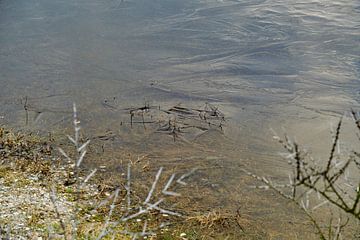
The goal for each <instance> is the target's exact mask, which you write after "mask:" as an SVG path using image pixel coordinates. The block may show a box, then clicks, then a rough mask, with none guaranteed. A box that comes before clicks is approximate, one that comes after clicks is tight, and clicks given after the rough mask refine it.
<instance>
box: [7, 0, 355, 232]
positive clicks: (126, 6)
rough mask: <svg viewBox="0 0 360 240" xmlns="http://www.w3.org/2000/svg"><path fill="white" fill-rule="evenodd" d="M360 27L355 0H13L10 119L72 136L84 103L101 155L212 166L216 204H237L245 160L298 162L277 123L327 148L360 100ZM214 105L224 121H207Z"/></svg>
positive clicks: (265, 164)
mask: <svg viewBox="0 0 360 240" xmlns="http://www.w3.org/2000/svg"><path fill="white" fill-rule="evenodd" d="M359 33H360V3H359V2H358V1H353V0H339V1H328V0H319V1H310V0H303V1H284V0H255V1H245V0H222V1H220V0H219V1H215V0H196V1H188V0H183V1H178V0H154V1H144V0H108V1H99V0H86V1H85V0H75V1H65V0H52V1H48V0H20V1H10V0H1V1H0V83H1V88H0V103H1V106H2V107H1V108H0V116H1V122H2V123H4V124H9V125H12V126H16V127H24V128H27V129H29V128H30V129H32V130H40V131H43V132H48V131H50V132H54V133H58V134H60V133H61V132H62V130H63V129H64V128H65V129H68V128H69V123H70V119H71V106H72V103H73V102H76V103H77V105H78V107H79V112H80V117H81V119H82V121H83V124H84V129H86V133H87V135H86V136H87V137H89V138H92V139H93V140H94V141H93V142H94V149H95V150H94V151H95V152H96V153H99V154H100V153H101V154H105V153H104V152H106V154H109V156H110V157H109V158H112V159H114V156H118V155H117V154H118V153H117V152H121V151H123V150H124V149H127V150H131V151H133V152H135V153H136V154H139V155H146V156H147V157H148V158H149V161H152V162H156V163H157V165H160V164H162V165H165V166H167V167H169V168H176V167H178V168H180V169H183V168H192V167H199V166H200V167H199V168H200V169H201V172H200V173H199V177H198V180H201V181H202V182H203V183H202V184H203V185H204V186H207V187H208V188H209V189H210V190H209V191H210V192H212V193H213V194H214V196H217V197H215V198H214V200H213V202H211V203H207V204H209V205H210V206H211V205H217V207H219V208H220V207H222V206H228V207H230V208H231V207H234V205H236V204H237V203H236V202H237V200H238V199H239V198H241V197H242V196H241V194H243V192H244V191H245V190H240V188H241V189H245V188H246V184H245V182H246V181H245V180H244V179H242V173H241V171H240V168H242V167H244V166H246V167H248V168H252V169H254V171H255V172H259V173H261V174H274V175H281V173H284V172H286V171H287V170H288V169H287V165H286V163H284V161H283V160H282V159H281V158H280V157H279V155H278V153H277V152H278V151H279V147H278V146H277V145H276V144H275V143H273V142H272V140H271V136H272V133H271V131H270V130H269V129H270V128H273V129H274V130H276V131H280V132H282V131H286V132H288V134H290V135H296V136H298V138H299V139H300V140H301V141H302V142H303V143H305V145H306V144H307V145H308V146H311V147H314V148H315V149H317V150H319V151H320V152H321V151H323V150H324V148H325V147H326V144H325V143H324V142H323V141H321V140H320V139H322V138H323V137H325V138H326V137H328V135H327V134H328V129H329V125H330V124H329V123H330V122H334V121H336V119H337V118H338V117H339V116H340V115H341V114H342V113H343V112H344V111H345V110H347V109H348V108H350V107H354V108H356V107H359V104H358V100H359V92H360V87H359V73H360V57H359V56H360V35H359ZM206 103H210V104H211V106H212V107H213V108H216V109H218V110H219V111H221V113H222V114H223V117H224V119H225V121H224V123H222V125H221V126H220V122H221V120H219V119H215V120H214V124H212V123H211V124H209V123H208V122H206V121H205V123H204V121H203V122H201V121H202V120H203V119H200V117H199V118H197V115H196V114H200V111H197V110H204V109H205V108H206ZM24 106H26V108H27V110H28V111H27V112H26V111H25V110H24ZM144 106H150V108H151V109H149V111H146V113H145V116H144V120H143V119H142V116H141V114H140V115H139V114H138V113H135V114H134V116H133V119H132V120H133V121H134V122H133V126H132V127H131V122H132V120H131V116H130V115H131V114H129V112H130V111H132V110H136V109H137V108H141V107H144ZM174 106H178V107H182V108H185V109H186V111H187V110H191V111H195V113H194V112H193V113H192V115H191V114H190V115H191V117H190V118H187V116H186V114H187V113H184V112H182V113H181V114H178V113H177V114H173V112H172V114H170V115H169V113H167V111H169V110H170V109H172V108H173V107H174ZM26 115H27V116H26ZM169 118H171V119H173V120H174V122H175V123H177V124H178V126H181V127H182V129H181V130H183V132H179V134H178V135H179V136H176V137H179V138H176V139H175V136H174V132H171V131H169V129H170V128H171V127H172V126H168V125H166V124H168V120H169ZM143 121H144V122H145V123H143ZM282 127H284V128H285V129H286V130H283V129H282ZM163 130H165V131H163ZM173 140H175V141H173ZM104 149H105V150H104ZM119 156H120V155H119ZM155 160H156V161H155ZM111 163H112V165H113V166H117V165H119V166H120V165H121V164H120V163H121V162H119V161H116V160H114V161H111ZM115 169H116V168H115ZM234 189H235V190H234ZM249 191H250V190H249ZM224 192H227V193H230V192H231V193H232V194H233V195H232V196H230V195H226V194H225V195H224ZM246 192H248V191H246ZM258 198H259V197H258ZM219 199H220V200H219ZM269 199H271V197H269ZM244 201H245V200H244ZM249 201H250V200H249ZM264 201H265V200H264ZM266 201H267V200H266ZM274 201H275V200H274ZM200 202H201V201H200ZM250 202H251V201H250ZM264 208H265V207H264ZM255 215H256V214H255ZM270 215H271V214H270ZM271 216H272V215H271ZM269 228H270V227H269Z"/></svg>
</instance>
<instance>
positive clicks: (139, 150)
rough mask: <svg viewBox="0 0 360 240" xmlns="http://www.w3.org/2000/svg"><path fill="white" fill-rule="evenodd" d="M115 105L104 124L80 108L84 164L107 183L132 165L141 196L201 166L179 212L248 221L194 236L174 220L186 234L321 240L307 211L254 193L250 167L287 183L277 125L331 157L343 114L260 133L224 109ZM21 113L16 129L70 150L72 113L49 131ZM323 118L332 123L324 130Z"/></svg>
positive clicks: (347, 132) (202, 229)
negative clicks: (156, 183) (333, 131)
mask: <svg viewBox="0 0 360 240" xmlns="http://www.w3.org/2000/svg"><path fill="white" fill-rule="evenodd" d="M30 103H31V102H30ZM115 106H116V105H114V104H111V102H110V103H109V101H107V102H106V105H104V104H102V105H101V108H102V111H104V112H107V115H112V116H111V117H106V119H104V120H102V121H101V125H100V124H99V119H98V118H96V117H94V115H95V116H104V115H102V113H95V112H92V110H89V109H87V110H86V109H84V108H82V107H81V105H80V107H79V118H80V119H83V120H81V123H82V131H81V139H82V140H83V141H86V140H88V139H90V140H91V143H90V145H89V151H88V156H87V158H86V160H85V161H84V164H85V167H86V168H87V169H89V170H90V169H92V168H94V167H98V168H99V167H100V168H101V169H103V170H102V173H101V179H102V180H101V181H103V182H104V183H106V184H109V185H117V184H121V183H123V181H124V180H125V179H124V178H125V177H124V176H125V175H124V174H125V173H126V169H127V165H128V164H129V163H130V164H131V165H132V166H133V177H134V179H135V180H134V182H135V183H134V184H135V186H136V187H137V190H136V191H138V193H139V195H140V196H141V195H144V193H146V192H147V191H148V189H149V188H150V185H151V182H152V181H153V178H154V176H155V174H156V172H157V170H158V169H159V167H164V171H165V176H170V175H171V174H173V173H175V174H178V175H180V174H185V173H187V172H190V171H191V170H192V169H196V171H195V172H194V173H193V174H192V175H191V176H190V177H189V179H190V184H189V185H188V186H186V187H185V188H183V189H181V194H182V196H181V197H180V198H179V199H178V200H177V202H176V203H175V205H174V206H175V208H176V209H178V210H179V211H181V212H184V213H186V214H187V215H189V216H192V215H199V214H200V215H206V214H209V213H219V214H223V215H226V216H231V217H234V216H238V217H239V216H240V219H242V221H240V225H238V223H239V222H238V223H231V222H230V223H229V224H226V223H225V226H217V225H216V224H214V225H213V226H211V227H209V226H202V225H197V227H196V226H195V225H194V229H195V230H191V231H194V232H192V233H191V231H190V232H189V227H190V229H191V228H192V227H191V224H193V223H192V222H189V223H187V224H183V223H181V221H180V222H178V223H176V221H175V227H176V228H178V230H179V231H184V232H187V233H188V234H193V236H196V237H200V236H207V237H213V238H215V239H222V238H225V237H226V236H231V237H232V238H233V239H238V238H243V239H317V235H316V232H315V229H314V227H313V226H312V224H311V222H310V221H309V220H308V219H307V218H306V216H305V215H304V214H303V213H302V211H300V210H299V209H298V208H297V207H296V206H293V205H292V203H290V202H288V201H287V200H285V199H283V198H282V197H280V196H279V195H277V194H276V193H274V192H272V191H269V190H268V191H266V190H264V189H257V188H255V186H259V184H260V183H259V182H257V181H255V180H254V179H253V178H251V177H250V176H248V175H247V174H245V173H244V172H243V169H246V170H248V171H251V172H253V173H256V174H257V175H259V176H266V177H268V176H269V177H271V179H272V180H273V181H276V182H279V183H284V182H285V183H286V182H287V181H288V173H289V171H290V167H289V165H288V164H287V162H286V160H285V159H283V158H282V157H281V156H280V154H279V153H281V152H282V151H283V150H282V149H281V146H279V145H278V143H276V142H274V141H273V140H272V135H273V134H274V133H273V132H271V131H270V128H272V129H273V130H274V131H280V132H281V131H284V128H283V127H284V126H285V128H286V131H287V132H286V133H287V134H288V135H289V136H291V135H295V136H300V137H299V138H297V140H298V141H299V142H300V144H301V143H303V145H304V148H309V149H311V151H312V153H313V154H314V155H315V156H316V157H319V158H320V157H326V156H327V154H328V150H329V149H328V147H329V146H331V135H330V131H329V126H330V123H331V122H333V124H336V121H337V120H338V119H339V117H340V116H341V115H340V114H338V115H337V114H336V113H332V115H330V116H329V115H327V114H323V113H318V112H313V111H308V112H306V118H303V120H302V121H300V122H298V119H291V118H289V117H288V118H287V119H278V120H279V122H275V123H274V122H270V121H264V122H263V123H265V124H266V126H262V127H261V129H260V128H257V127H258V126H256V124H255V126H253V125H251V124H250V123H249V122H248V121H246V122H247V123H246V125H244V124H241V123H237V122H236V120H235V119H233V118H230V117H228V112H230V111H228V109H227V108H226V107H221V104H219V105H215V104H208V103H204V104H202V105H200V103H197V104H196V103H187V104H183V103H182V104H175V105H170V104H168V106H166V105H165V106H164V105H162V106H157V105H151V106H150V105H149V104H145V105H139V106H138V107H130V108H124V109H120V110H119V108H118V107H115ZM225 106H226V105H225ZM289 109H291V107H289ZM292 111H295V110H294V109H292ZM19 112H20V114H19V119H22V120H20V121H18V123H17V124H13V126H14V128H15V129H16V128H17V129H19V128H20V129H22V130H23V131H30V132H37V133H40V135H43V136H45V137H50V138H52V139H54V143H55V145H59V146H61V147H65V148H68V147H69V143H68V139H67V137H66V134H69V135H71V134H72V129H71V127H70V126H71V116H72V115H71V112H70V111H69V112H68V113H62V115H64V116H65V117H64V118H63V119H61V121H60V122H59V121H57V125H55V127H54V128H53V129H54V130H53V131H47V129H46V130H44V129H43V128H42V127H39V125H40V124H39V123H38V122H34V121H35V120H34V119H35V118H34V117H33V116H36V115H37V114H38V113H37V112H36V111H34V110H32V108H29V109H28V110H27V111H25V110H22V111H19ZM288 112H290V110H288ZM304 114H305V112H304ZM57 115H60V114H59V113H57ZM244 115H245V114H244ZM45 116H46V115H45ZM48 116H51V115H50V114H48ZM52 117H53V116H51V117H50V118H48V119H47V118H45V117H44V116H42V118H41V120H40V121H44V123H48V122H53V121H56V120H53V119H52ZM252 117H253V116H252ZM26 118H27V119H28V120H27V121H28V122H27V125H26V124H25V122H26ZM94 119H95V120H96V121H94ZM107 120H108V121H109V123H107ZM324 121H327V122H328V123H329V125H327V126H324V124H323V123H324ZM345 126H346V127H345V128H344V132H343V133H342V134H343V136H342V137H343V138H344V139H345V140H344V144H347V143H348V142H354V141H353V140H354V137H355V136H354V135H353V131H354V129H352V128H351V126H352V125H351V119H346V124H345ZM304 129H305V130H308V131H305V130H304ZM265 130H267V131H265ZM255 131H256V132H255ZM324 139H325V140H324ZM354 147H358V146H356V145H355V146H354ZM260 185H261V184H260ZM143 197H145V195H144V196H143ZM327 218H328V215H327V214H326V213H321V211H320V212H319V219H320V221H324V222H326V221H327ZM189 224H190V225H189ZM223 224H224V223H223ZM196 229H197V230H196ZM195 233H196V234H195Z"/></svg>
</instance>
